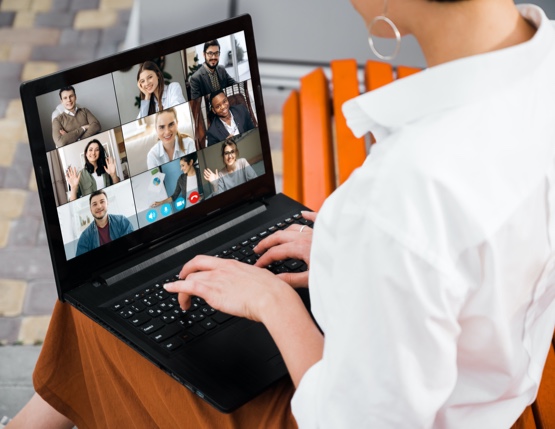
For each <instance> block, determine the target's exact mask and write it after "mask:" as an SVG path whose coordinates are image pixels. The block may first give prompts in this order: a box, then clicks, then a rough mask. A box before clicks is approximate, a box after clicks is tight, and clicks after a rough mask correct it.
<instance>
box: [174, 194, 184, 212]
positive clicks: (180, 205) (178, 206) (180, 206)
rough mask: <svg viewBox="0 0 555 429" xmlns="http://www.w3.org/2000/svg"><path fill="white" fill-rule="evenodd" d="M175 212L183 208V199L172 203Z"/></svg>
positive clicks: (180, 198)
mask: <svg viewBox="0 0 555 429" xmlns="http://www.w3.org/2000/svg"><path fill="white" fill-rule="evenodd" d="M174 205H175V209H176V210H183V209H184V208H185V199H184V198H183V197H179V198H178V199H177V200H175V202H174Z"/></svg>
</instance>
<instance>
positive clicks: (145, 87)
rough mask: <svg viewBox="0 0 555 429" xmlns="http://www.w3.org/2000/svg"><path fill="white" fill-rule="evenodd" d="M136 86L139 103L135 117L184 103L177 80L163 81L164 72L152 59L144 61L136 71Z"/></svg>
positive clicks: (138, 117)
mask: <svg viewBox="0 0 555 429" xmlns="http://www.w3.org/2000/svg"><path fill="white" fill-rule="evenodd" d="M137 87H138V88H139V91H140V93H141V94H140V96H141V104H140V107H139V114H138V115H137V119H140V118H142V117H144V116H148V115H152V114H154V113H156V112H160V111H162V110H164V109H167V108H169V107H173V106H177V105H178V104H182V103H185V101H186V100H185V97H183V90H182V89H181V85H179V83H178V82H171V83H170V84H169V85H166V84H165V83H164V74H163V73H162V70H160V67H158V66H157V65H156V63H155V62H153V61H145V62H144V63H142V64H141V65H140V66H139V71H138V72H137Z"/></svg>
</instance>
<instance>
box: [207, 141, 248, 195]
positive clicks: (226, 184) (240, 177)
mask: <svg viewBox="0 0 555 429" xmlns="http://www.w3.org/2000/svg"><path fill="white" fill-rule="evenodd" d="M222 160H223V161H224V167H223V168H222V169H221V170H220V172H218V170H217V169H216V170H215V171H212V170H210V169H209V168H205V169H204V178H205V179H206V180H207V181H209V182H210V184H211V185H212V191H213V193H214V194H219V193H221V192H223V191H227V190H228V189H231V188H234V187H235V186H237V185H240V184H241V183H245V182H247V181H249V180H251V179H254V178H256V173H255V171H254V170H253V168H252V167H251V165H250V164H249V162H248V161H247V160H246V159H245V158H239V149H238V148H237V144H236V143H235V140H234V139H233V138H232V137H229V138H228V139H227V140H226V141H224V142H223V143H222Z"/></svg>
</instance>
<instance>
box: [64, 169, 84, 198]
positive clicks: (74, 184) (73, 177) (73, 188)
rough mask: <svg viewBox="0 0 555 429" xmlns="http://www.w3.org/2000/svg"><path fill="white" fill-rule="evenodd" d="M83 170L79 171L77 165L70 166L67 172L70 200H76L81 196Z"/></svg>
mask: <svg viewBox="0 0 555 429" xmlns="http://www.w3.org/2000/svg"><path fill="white" fill-rule="evenodd" d="M82 173H83V171H80V172H79V173H77V167H69V168H68V169H67V172H66V180H67V183H68V184H69V192H70V195H69V201H75V200H76V199H77V198H79V183H80V180H81V174H82Z"/></svg>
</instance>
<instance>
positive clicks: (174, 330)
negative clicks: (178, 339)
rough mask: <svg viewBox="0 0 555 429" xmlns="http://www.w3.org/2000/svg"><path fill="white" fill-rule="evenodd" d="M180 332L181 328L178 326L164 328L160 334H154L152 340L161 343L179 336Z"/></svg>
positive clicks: (159, 331)
mask: <svg viewBox="0 0 555 429" xmlns="http://www.w3.org/2000/svg"><path fill="white" fill-rule="evenodd" d="M179 332H181V327H180V326H178V325H170V326H164V327H163V328H162V329H160V330H158V332H156V333H154V334H152V335H151V336H150V338H152V339H153V340H154V341H156V342H157V343H159V342H161V341H165V340H167V339H168V338H171V337H173V336H174V335H177V334H178V333H179Z"/></svg>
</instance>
